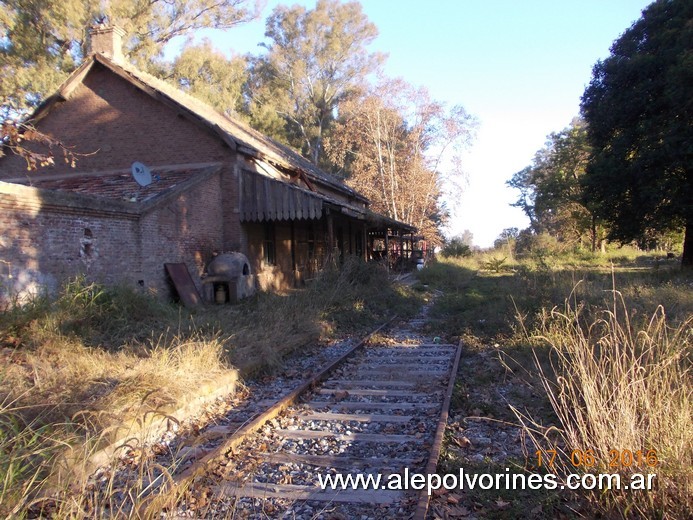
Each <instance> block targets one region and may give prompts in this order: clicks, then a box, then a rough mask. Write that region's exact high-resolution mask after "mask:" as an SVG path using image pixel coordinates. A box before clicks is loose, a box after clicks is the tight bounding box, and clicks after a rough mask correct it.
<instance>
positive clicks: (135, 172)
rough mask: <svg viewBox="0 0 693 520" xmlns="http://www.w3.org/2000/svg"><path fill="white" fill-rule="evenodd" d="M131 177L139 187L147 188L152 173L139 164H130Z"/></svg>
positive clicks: (136, 162)
mask: <svg viewBox="0 0 693 520" xmlns="http://www.w3.org/2000/svg"><path fill="white" fill-rule="evenodd" d="M131 169H132V176H133V177H134V179H135V181H136V182H137V184H139V185H140V186H149V185H150V184H151V183H152V171H151V170H150V169H149V168H148V167H146V166H145V165H144V164H142V163H141V162H138V161H135V162H134V163H132V168H131Z"/></svg>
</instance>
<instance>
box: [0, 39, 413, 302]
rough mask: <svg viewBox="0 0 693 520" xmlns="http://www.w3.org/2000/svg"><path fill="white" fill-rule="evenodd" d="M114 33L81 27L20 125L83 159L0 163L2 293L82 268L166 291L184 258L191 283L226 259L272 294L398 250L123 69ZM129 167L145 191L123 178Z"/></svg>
mask: <svg viewBox="0 0 693 520" xmlns="http://www.w3.org/2000/svg"><path fill="white" fill-rule="evenodd" d="M121 36H122V33H121V32H120V30H119V29H118V28H112V27H99V28H96V29H95V30H93V31H92V49H93V51H94V52H93V53H92V54H90V56H89V57H87V58H86V59H85V61H84V63H82V65H81V66H80V67H79V68H78V69H77V70H75V71H74V72H73V73H72V74H71V75H70V77H69V78H68V79H67V80H66V81H65V82H64V83H63V85H62V86H61V87H60V88H59V89H58V91H57V92H56V93H55V94H54V95H53V96H51V97H50V98H48V99H47V100H46V101H45V102H44V103H43V104H42V105H41V106H40V107H39V108H38V109H37V111H36V112H35V114H34V115H33V117H32V120H33V121H34V124H35V126H36V127H37V129H39V130H40V131H42V132H44V133H46V134H48V135H51V136H54V137H56V138H57V139H59V140H60V141H61V142H63V143H65V144H66V145H68V146H71V147H73V149H74V151H75V152H78V153H79V154H83V155H80V156H79V157H78V161H77V165H76V168H71V167H70V165H69V164H64V163H61V162H60V161H59V158H58V160H56V164H55V165H54V166H51V167H44V168H40V169H39V170H38V171H36V172H28V171H27V169H26V164H25V163H24V161H23V159H21V158H20V157H18V156H13V155H10V154H8V155H7V156H6V157H4V158H2V159H0V299H3V298H4V299H7V298H8V297H10V296H14V295H22V294H25V293H30V292H35V291H37V290H39V289H40V288H47V289H48V290H55V288H56V287H57V286H58V284H59V283H60V282H61V281H62V280H64V279H65V278H67V277H71V276H74V275H77V274H80V273H84V274H86V275H87V277H88V278H89V279H90V280H95V281H100V282H103V283H106V284H112V283H126V284H131V285H135V286H140V287H143V288H146V289H151V290H154V291H156V292H158V293H159V294H162V295H165V296H167V295H168V294H169V291H170V283H169V280H168V279H167V275H166V272H165V269H164V264H165V263H184V264H185V265H186V266H187V268H188V271H189V272H190V274H191V277H192V279H193V282H194V283H195V285H196V286H197V287H198V289H201V285H202V280H203V277H204V275H205V269H206V266H207V264H208V263H209V262H210V260H211V259H212V258H213V257H214V255H215V254H216V253H220V252H230V251H240V252H242V253H244V254H245V255H246V256H247V257H248V259H249V261H250V264H251V270H252V271H253V273H254V274H255V275H256V283H257V285H258V287H259V288H260V289H263V290H268V289H282V288H287V287H292V286H295V285H298V284H300V283H301V282H302V281H303V280H306V279H308V278H310V277H312V276H313V275H314V274H315V272H316V271H317V270H318V269H319V268H320V267H321V266H322V265H324V263H325V262H326V261H329V260H330V259H334V260H336V259H338V258H343V257H344V256H345V255H350V254H351V255H358V256H361V257H364V258H369V257H372V256H373V249H374V247H376V248H377V246H376V245H375V244H376V243H377V244H380V246H381V247H382V244H385V247H386V248H387V244H388V241H390V242H391V237H392V236H397V237H399V241H398V243H399V245H400V247H402V244H403V243H406V242H405V241H404V239H403V237H404V236H405V235H407V234H408V235H409V236H410V235H411V233H412V232H413V231H414V230H413V228H411V227H410V226H407V225H406V224H403V223H400V222H396V221H394V220H391V219H388V218H386V217H384V216H382V215H378V214H375V213H373V212H372V211H370V210H369V209H368V200H367V199H366V198H365V197H363V196H362V195H360V194H359V193H357V192H356V191H354V190H352V189H351V188H349V187H347V186H346V185H344V184H343V183H342V182H340V181H339V180H337V179H335V178H334V177H332V176H330V175H328V174H326V173H325V172H323V171H321V170H320V169H318V168H317V167H316V166H315V165H313V164H311V163H310V162H309V161H307V160H306V159H304V158H303V157H301V156H300V155H299V154H297V153H295V152H294V151H292V150H291V149H289V148H288V147H286V146H284V145H281V144H279V143H277V142H275V141H273V140H271V139H269V138H268V137H266V136H264V135H262V134H260V133H259V132H256V131H254V130H253V129H251V128H250V127H248V126H246V125H244V124H242V123H240V122H238V121H234V120H232V119H229V118H227V117H224V116H223V115H221V114H219V113H217V112H215V111H214V110H213V109H212V108H210V107H209V106H207V105H205V104H204V103H202V102H200V101H199V100H196V99H195V98H193V97H191V96H189V95H187V94H185V93H183V92H181V91H179V90H177V89H175V88H174V87H172V86H171V85H169V84H166V83H164V82H162V81H161V80H158V79H156V78H154V77H152V76H150V75H148V74H146V73H144V72H142V71H139V70H137V69H135V68H134V67H132V66H131V65H129V64H126V63H125V62H124V61H123V58H122V54H121V52H120V38H121ZM135 161H138V162H142V163H144V164H146V165H147V166H149V167H150V168H151V172H152V178H153V181H152V182H151V184H148V185H144V186H142V185H140V184H139V183H137V182H135V180H134V179H133V177H132V174H131V165H132V164H133V163H134V162H135ZM378 237H380V238H378Z"/></svg>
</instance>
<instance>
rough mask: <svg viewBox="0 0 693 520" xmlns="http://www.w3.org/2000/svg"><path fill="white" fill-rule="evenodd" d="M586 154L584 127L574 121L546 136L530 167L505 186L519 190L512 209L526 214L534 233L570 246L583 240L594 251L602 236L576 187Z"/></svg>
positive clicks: (581, 193)
mask: <svg viewBox="0 0 693 520" xmlns="http://www.w3.org/2000/svg"><path fill="white" fill-rule="evenodd" d="M589 154H590V147H589V144H588V143H587V128H586V125H585V123H584V121H583V120H581V119H579V118H576V119H574V120H573V121H572V122H571V124H570V126H569V127H568V128H565V129H564V130H562V131H561V132H554V133H552V134H550V135H549V136H548V140H547V142H546V146H544V148H542V149H541V150H539V151H538V152H537V153H536V155H535V157H534V161H533V163H532V165H531V166H528V167H527V168H525V169H523V170H521V171H519V172H517V173H516V174H515V175H513V177H512V178H511V179H510V180H509V181H508V182H507V184H508V185H509V186H511V187H512V188H515V189H518V190H520V197H519V199H518V200H517V202H515V203H514V204H513V205H514V206H516V207H520V208H522V209H523V211H524V212H525V214H527V216H528V217H529V219H530V225H531V227H532V230H533V231H534V232H535V233H544V232H545V233H549V234H550V235H552V236H553V237H555V238H557V239H558V240H560V241H561V242H564V243H568V244H573V245H575V244H579V243H581V242H582V241H583V240H587V241H589V243H590V245H591V248H592V251H594V250H596V247H597V245H598V243H599V242H602V239H603V238H604V232H603V230H602V228H601V226H600V222H599V220H598V219H597V217H596V215H595V212H594V211H593V208H592V207H591V206H590V205H589V204H588V203H586V202H585V200H584V197H583V187H582V185H581V184H580V182H581V179H582V177H583V176H584V174H585V168H586V167H587V163H588V159H589Z"/></svg>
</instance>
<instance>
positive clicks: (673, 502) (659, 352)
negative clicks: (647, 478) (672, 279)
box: [521, 291, 693, 519]
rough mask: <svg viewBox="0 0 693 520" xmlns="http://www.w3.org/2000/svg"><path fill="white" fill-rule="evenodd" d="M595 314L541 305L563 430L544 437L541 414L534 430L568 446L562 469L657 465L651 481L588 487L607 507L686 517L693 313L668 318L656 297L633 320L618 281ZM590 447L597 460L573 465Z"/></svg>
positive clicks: (629, 470)
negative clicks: (647, 311)
mask: <svg viewBox="0 0 693 520" xmlns="http://www.w3.org/2000/svg"><path fill="white" fill-rule="evenodd" d="M593 315H595V317H594V318H593V319H587V320H586V319H585V317H584V316H583V314H582V312H581V309H579V308H575V307H574V306H571V305H566V307H565V309H564V310H562V311H558V310H557V309H554V310H552V311H551V312H549V313H546V314H545V315H544V319H543V321H542V323H541V326H540V328H539V331H538V332H539V334H538V335H537V336H536V337H535V338H534V339H535V340H540V341H544V342H546V344H548V345H550V347H551V349H552V353H553V373H547V372H546V371H545V370H542V369H541V364H540V363H538V362H537V366H538V367H539V369H540V370H541V373H542V382H543V385H544V388H545V390H546V393H547V395H548V397H549V400H550V401H551V404H552V406H553V409H554V411H555V413H556V415H557V416H558V418H559V422H560V425H559V429H558V430H557V432H558V434H559V435H558V438H557V439H554V442H552V443H548V444H547V443H546V438H544V439H542V438H540V437H539V436H538V435H537V434H538V433H539V432H540V431H541V429H539V428H537V427H536V424H535V425H534V426H530V427H528V431H529V433H530V434H532V435H534V437H535V441H536V442H537V443H538V444H539V445H541V446H542V447H543V448H544V449H558V450H559V452H560V453H562V456H561V457H559V458H558V459H557V460H558V461H559V462H560V464H561V465H560V469H561V471H562V472H563V473H564V474H567V473H571V472H575V471H576V470H577V471H586V472H590V473H618V474H620V475H621V476H622V477H623V482H624V483H628V481H629V479H630V478H631V476H632V475H634V474H636V473H641V474H647V473H655V474H656V475H657V476H656V487H655V489H654V490H652V491H638V490H623V489H621V490H616V489H612V490H610V491H609V492H596V491H595V492H594V493H593V494H592V495H590V496H591V498H592V500H593V501H594V503H595V505H596V507H598V508H600V509H601V510H602V511H603V512H604V513H605V514H607V515H611V516H618V517H622V518H661V519H681V518H687V515H689V514H690V512H691V511H693V386H692V385H691V383H692V382H693V381H692V380H693V377H692V376H693V371H692V369H691V362H692V361H693V357H692V354H693V352H692V350H691V347H693V317H691V316H689V318H688V319H686V320H684V321H683V322H680V324H679V325H678V326H677V327H675V328H671V327H670V326H669V325H668V324H667V317H666V315H665V312H664V308H663V307H659V308H658V309H657V311H656V312H655V313H654V314H653V315H651V317H650V319H649V320H647V321H645V322H643V321H642V320H640V323H641V325H638V326H635V325H634V324H633V323H632V321H631V317H630V315H629V310H628V307H627V306H626V305H625V303H624V300H623V298H622V297H621V295H620V293H617V292H616V291H614V292H613V302H612V305H611V306H610V307H609V308H606V309H603V310H602V311H601V312H600V313H594V312H593ZM521 419H522V420H523V421H524V422H525V424H528V423H527V418H525V417H521ZM549 437H550V436H549ZM573 450H578V451H577V452H576V455H575V458H574V459H571V455H573ZM588 450H591V455H593V457H594V466H591V467H586V466H585V465H578V466H577V467H576V466H575V464H574V462H578V463H579V462H580V461H581V459H582V460H583V461H584V460H585V457H584V455H581V454H586V453H587V451H588ZM613 450H615V451H613ZM624 450H628V451H629V452H630V453H633V454H635V455H634V459H635V460H633V461H631V458H630V455H629V453H625V455H623V454H624ZM652 450H654V451H652ZM638 452H640V455H638ZM655 453H656V455H655ZM648 454H649V457H648ZM571 460H572V462H571ZM589 462H590V463H591V462H592V459H591V458H590V459H589Z"/></svg>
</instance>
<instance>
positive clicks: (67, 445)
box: [0, 259, 420, 518]
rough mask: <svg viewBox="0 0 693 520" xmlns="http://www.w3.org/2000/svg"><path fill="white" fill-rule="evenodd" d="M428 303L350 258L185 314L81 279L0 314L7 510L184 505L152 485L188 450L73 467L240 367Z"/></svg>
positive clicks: (67, 512) (276, 359) (111, 512)
mask: <svg viewBox="0 0 693 520" xmlns="http://www.w3.org/2000/svg"><path fill="white" fill-rule="evenodd" d="M419 305H420V300H419V298H418V297H417V296H415V295H414V294H413V293H410V292H407V291H406V290H405V289H402V288H397V287H394V286H392V285H391V284H390V282H389V280H388V277H387V273H386V272H385V271H384V270H383V269H381V268H379V267H378V266H374V265H366V264H365V263H364V262H359V261H356V260H353V259H352V260H349V261H347V262H346V263H345V265H344V266H343V267H342V268H341V269H337V268H334V269H328V270H327V271H325V272H324V273H323V274H322V275H321V276H320V277H319V278H318V279H317V280H315V282H313V283H312V284H311V285H310V286H309V287H308V288H306V289H305V290H300V291H294V292H291V293H289V294H284V295H279V294H258V295H256V296H255V297H253V298H251V299H249V300H247V301H245V302H243V303H242V304H240V305H235V306H214V307H208V308H203V309H199V310H197V311H194V312H188V311H185V310H183V309H180V308H178V307H175V306H173V305H168V304H165V303H162V302H160V301H158V300H156V299H154V298H152V297H151V296H149V295H146V294H142V293H139V292H136V291H132V290H129V289H127V288H123V287H115V288H106V287H103V286H100V285H97V284H93V283H88V282H87V281H86V280H85V279H84V278H79V279H75V280H71V281H69V282H68V283H67V284H66V285H65V286H64V287H63V289H62V291H61V292H60V294H59V295H58V296H57V297H56V298H48V297H45V296H40V297H37V298H35V299H34V300H31V301H29V302H27V303H25V304H24V305H22V306H15V307H12V308H10V309H7V310H5V311H3V312H0V518H2V517H6V516H9V517H12V518H14V517H17V518H23V517H28V516H32V515H34V516H35V515H40V514H41V515H44V516H47V517H51V516H52V517H56V518H85V517H89V518H101V517H106V516H108V517H128V516H131V515H133V514H134V513H133V511H135V510H136V509H137V510H140V509H142V510H144V508H146V506H147V504H149V505H150V511H154V510H155V509H157V508H161V507H163V505H165V504H164V502H167V501H168V502H167V503H168V504H169V505H171V504H175V502H176V500H177V498H178V496H177V493H178V492H182V491H184V490H178V491H177V492H175V493H173V494H166V495H165V496H162V497H160V499H159V500H157V501H156V502H153V501H152V497H153V495H155V494H156V491H157V490H158V489H159V486H160V485H161V484H162V483H164V482H165V481H167V480H168V479H169V478H170V475H172V474H173V473H174V472H175V470H176V464H178V462H179V461H178V462H176V461H174V462H172V463H171V464H170V465H168V466H167V467H162V466H160V465H158V464H157V463H156V461H155V460H154V459H148V458H147V457H146V456H142V457H140V458H138V459H136V460H133V461H132V462H130V463H129V464H130V465H131V466H133V468H131V471H130V472H128V475H129V476H128V477H127V478H126V479H125V480H123V478H124V477H123V476H122V473H121V472H118V471H115V469H116V468H115V467H113V468H106V470H104V472H103V473H102V474H101V475H100V476H99V479H98V482H91V483H89V482H88V481H86V480H84V479H76V478H74V472H75V471H77V472H81V473H87V474H88V471H90V467H91V466H90V464H89V463H88V462H87V459H88V458H90V457H91V456H92V455H93V454H94V453H95V452H96V451H97V450H98V449H99V448H100V447H101V446H102V445H103V444H107V443H108V442H110V441H111V440H113V439H112V438H111V434H112V433H113V432H114V431H115V430H116V429H117V428H118V427H119V426H121V425H122V424H123V423H126V424H127V423H128V422H129V421H132V420H133V419H136V418H138V417H141V416H142V414H143V413H147V414H151V413H152V411H154V412H155V413H160V414H161V415H163V414H166V413H168V411H169V410H171V409H172V408H173V409H175V407H176V403H179V402H184V401H185V398H186V397H187V396H190V395H191V394H195V392H197V391H198V390H199V389H200V387H201V386H202V385H207V384H209V385H213V384H214V381H216V380H217V379H219V380H223V381H226V377H227V376H228V375H229V372H230V369H232V368H234V367H239V368H241V369H242V370H243V371H244V374H245V375H248V376H250V375H253V374H257V373H265V372H271V371H273V370H276V369H278V368H280V367H281V365H282V361H283V360H284V359H285V358H286V356H288V355H291V354H293V353H295V352H297V351H299V350H300V349H301V348H302V347H303V346H305V345H307V344H310V343H313V342H317V341H320V340H324V339H328V338H330V337H333V336H335V335H340V336H341V335H348V334H352V333H357V332H360V331H362V330H363V329H364V328H368V327H370V326H372V325H373V324H374V323H376V322H379V321H381V320H383V319H385V318H386V317H387V316H389V315H391V314H395V313H398V314H400V315H408V314H411V313H413V312H416V310H417V309H418V307H419ZM157 411H158V412H157ZM132 447H133V448H138V449H139V447H136V446H132ZM124 451H127V447H126V448H125V449H124ZM67 459H69V461H70V462H69V465H67V462H66V460H67ZM75 486H76V487H75ZM152 514H154V513H152Z"/></svg>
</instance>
